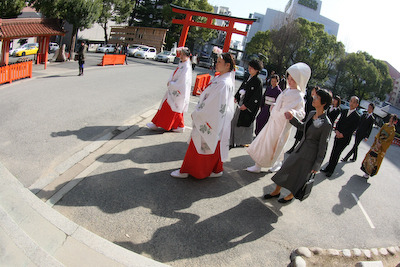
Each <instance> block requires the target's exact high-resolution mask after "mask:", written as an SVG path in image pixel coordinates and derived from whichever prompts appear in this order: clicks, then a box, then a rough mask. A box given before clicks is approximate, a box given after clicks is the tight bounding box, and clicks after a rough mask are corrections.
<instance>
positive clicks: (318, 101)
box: [264, 89, 332, 203]
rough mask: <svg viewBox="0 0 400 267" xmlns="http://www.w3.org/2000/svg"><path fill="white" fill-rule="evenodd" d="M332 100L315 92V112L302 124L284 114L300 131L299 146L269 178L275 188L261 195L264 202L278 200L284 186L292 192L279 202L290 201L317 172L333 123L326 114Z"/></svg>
mask: <svg viewBox="0 0 400 267" xmlns="http://www.w3.org/2000/svg"><path fill="white" fill-rule="evenodd" d="M331 101H332V97H331V95H330V94H329V92H328V91H327V90H325V89H322V90H318V91H316V92H315V95H314V97H313V101H312V105H313V107H314V108H315V111H311V112H310V113H309V115H308V117H307V119H306V120H305V121H304V122H302V121H299V120H298V119H296V118H295V117H293V115H292V113H291V112H290V111H288V112H286V113H285V116H286V118H287V119H288V120H289V121H290V123H291V124H292V125H294V126H295V127H297V129H300V130H302V131H303V136H302V139H301V141H300V143H299V145H298V146H296V148H295V149H294V151H293V153H291V155H290V156H289V157H288V158H287V159H286V161H285V162H284V163H283V165H282V168H281V169H280V170H279V171H278V172H277V173H276V174H275V175H274V176H273V177H272V181H274V182H275V184H276V187H275V190H274V191H273V192H272V193H270V194H266V195H265V196H264V198H265V199H270V198H278V197H279V196H280V192H281V188H282V187H284V188H286V189H288V190H289V191H290V192H291V193H290V194H289V195H287V196H285V197H284V198H281V199H279V200H278V202H280V203H287V202H290V201H291V200H293V197H294V195H295V194H296V192H298V191H299V190H300V189H301V188H302V187H303V185H304V184H305V183H306V182H307V178H308V177H309V175H310V173H317V172H318V171H319V169H320V168H321V164H322V161H323V160H324V158H325V154H326V149H327V148H328V142H329V138H330V136H331V132H332V124H331V122H330V121H329V119H328V117H327V116H326V112H325V110H326V109H327V108H328V107H329V105H330V104H331Z"/></svg>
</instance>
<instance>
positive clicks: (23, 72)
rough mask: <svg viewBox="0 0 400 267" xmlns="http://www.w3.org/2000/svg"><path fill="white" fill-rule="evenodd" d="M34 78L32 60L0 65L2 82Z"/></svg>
mask: <svg viewBox="0 0 400 267" xmlns="http://www.w3.org/2000/svg"><path fill="white" fill-rule="evenodd" d="M23 78H32V60H30V61H26V62H21V63H15V64H10V65H5V66H2V67H0V84H3V83H8V82H9V83H12V81H15V80H19V79H23Z"/></svg>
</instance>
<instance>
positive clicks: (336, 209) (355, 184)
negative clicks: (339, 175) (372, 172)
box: [332, 175, 371, 215]
mask: <svg viewBox="0 0 400 267" xmlns="http://www.w3.org/2000/svg"><path fill="white" fill-rule="evenodd" d="M370 185H371V184H369V183H368V181H366V180H365V178H363V177H361V176H359V175H353V176H352V177H350V179H349V181H348V182H347V183H346V184H345V185H343V186H342V190H340V192H339V200H340V203H338V204H336V205H335V206H333V207H332V212H333V213H335V214H336V215H341V214H343V213H344V212H345V211H346V210H348V209H352V208H353V207H354V206H355V205H357V202H356V200H355V199H354V198H353V196H352V195H351V194H352V193H353V194H354V195H356V196H357V198H358V199H360V197H361V195H362V194H363V193H364V192H365V191H366V190H367V189H368V187H370Z"/></svg>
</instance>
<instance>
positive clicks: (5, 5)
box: [0, 0, 25, 19]
mask: <svg viewBox="0 0 400 267" xmlns="http://www.w3.org/2000/svg"><path fill="white" fill-rule="evenodd" d="M24 7H25V0H1V1H0V18H2V19H11V18H16V17H18V16H19V15H20V14H21V11H22V9H23V8H24Z"/></svg>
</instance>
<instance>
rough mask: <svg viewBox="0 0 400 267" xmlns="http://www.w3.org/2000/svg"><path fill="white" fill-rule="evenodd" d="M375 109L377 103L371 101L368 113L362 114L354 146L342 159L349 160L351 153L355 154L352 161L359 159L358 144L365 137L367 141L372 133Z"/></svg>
mask: <svg viewBox="0 0 400 267" xmlns="http://www.w3.org/2000/svg"><path fill="white" fill-rule="evenodd" d="M374 109H375V105H374V104H373V103H370V104H369V105H368V113H365V114H363V115H362V116H361V119H360V124H359V126H358V128H357V132H356V140H355V142H354V146H353V148H352V149H351V150H350V152H349V153H348V154H347V155H346V157H344V158H343V159H342V161H348V160H349V158H350V156H351V155H353V158H351V159H350V161H353V162H354V161H356V160H357V151H358V145H359V144H360V143H361V140H363V139H365V141H367V140H368V137H369V135H370V134H371V130H372V126H373V125H374V121H375V118H374V115H373V114H372V113H373V112H374Z"/></svg>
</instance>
